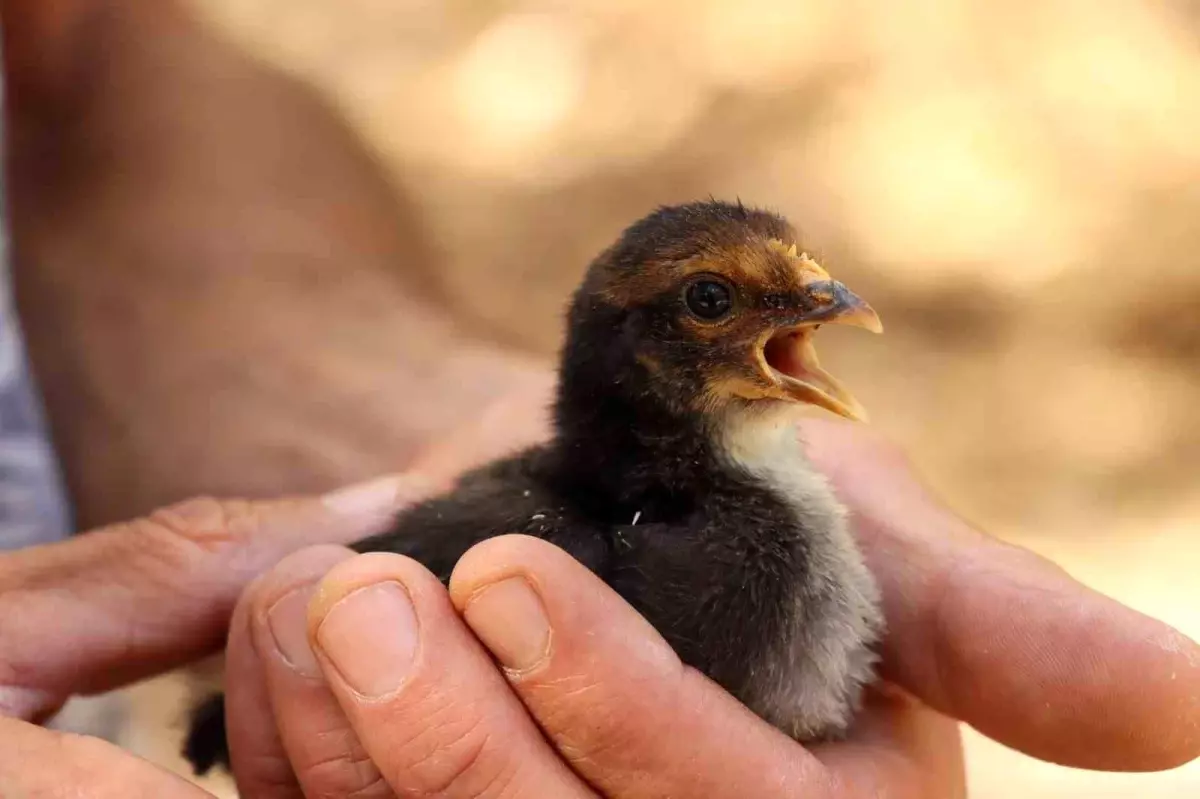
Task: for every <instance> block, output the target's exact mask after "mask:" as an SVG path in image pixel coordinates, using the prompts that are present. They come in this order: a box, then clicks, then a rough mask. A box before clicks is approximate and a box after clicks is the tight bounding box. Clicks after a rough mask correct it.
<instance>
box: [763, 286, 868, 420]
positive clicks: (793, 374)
mask: <svg viewBox="0 0 1200 799" xmlns="http://www.w3.org/2000/svg"><path fill="white" fill-rule="evenodd" d="M805 290H806V291H808V292H809V295H810V297H811V298H813V299H816V300H818V307H819V308H820V309H821V310H819V311H817V312H816V313H815V314H813V315H811V316H810V317H809V318H810V319H811V321H808V322H806V323H804V324H802V325H800V326H799V327H790V328H786V329H783V330H780V331H777V332H776V333H775V334H774V335H772V336H771V337H770V338H769V339H767V341H766V343H765V344H764V345H763V351H762V359H763V361H764V363H765V364H766V367H767V369H768V370H769V372H770V377H771V378H772V379H773V380H774V382H776V383H778V384H779V385H780V387H781V388H783V390H784V391H786V392H787V393H788V396H790V397H791V398H792V399H794V400H796V401H797V402H806V403H808V404H810V405H816V406H818V407H821V408H824V409H826V410H828V411H832V412H833V413H836V414H838V415H839V416H845V417H846V418H848V419H855V420H858V421H864V422H865V421H866V420H867V412H866V409H865V408H863V406H862V404H861V403H859V401H858V400H856V399H855V398H854V395H852V394H851V393H850V392H849V391H848V390H847V389H846V387H845V386H843V385H842V384H841V383H839V382H838V381H837V379H836V378H834V376H833V375H831V374H829V372H826V371H825V370H824V369H822V368H821V364H820V361H818V360H817V351H816V348H814V347H813V342H812V338H813V334H814V333H815V332H816V330H817V328H818V327H820V326H821V323H826V322H827V323H833V324H841V325H853V326H854V327H861V328H864V329H866V330H870V331H871V332H872V333H882V332H883V325H882V323H881V322H880V321H879V316H878V315H877V314H876V313H875V311H874V309H872V308H871V306H870V305H868V304H867V303H866V302H865V301H864V300H863V299H862V298H861V297H859V296H857V295H856V294H854V293H853V292H851V291H850V290H849V289H848V288H846V287H845V286H844V285H842V284H841V283H838V282H837V281H833V280H823V281H817V282H813V283H810V284H808V285H806V286H805Z"/></svg>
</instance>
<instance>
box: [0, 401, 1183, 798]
mask: <svg viewBox="0 0 1200 799" xmlns="http://www.w3.org/2000/svg"><path fill="white" fill-rule="evenodd" d="M804 433H805V438H806V439H807V440H808V442H809V447H810V452H811V453H812V455H813V457H814V459H815V460H816V461H817V462H818V463H819V465H820V466H821V467H822V468H823V469H825V470H826V471H827V472H828V473H829V474H830V476H831V477H832V479H833V480H834V482H835V485H836V486H837V487H838V489H839V491H840V492H841V494H842V496H843V498H844V499H845V500H846V502H847V503H848V504H849V505H850V507H851V509H852V511H853V514H854V518H855V521H856V531H857V532H858V534H859V535H860V537H861V540H862V542H863V545H864V548H865V550H866V551H867V553H868V558H869V560H870V562H871V565H872V567H873V568H874V570H875V571H876V573H877V574H878V575H879V578H880V581H881V584H882V587H883V590H884V595H885V602H886V613H887V616H888V621H889V636H888V639H887V641H886V645H885V653H884V655H885V666H884V677H885V678H886V679H887V681H888V682H887V683H886V684H885V685H884V686H883V687H882V688H880V689H879V690H876V691H873V692H872V693H871V694H870V695H869V696H868V698H867V703H866V707H865V709H864V712H863V714H862V716H861V718H860V722H859V723H858V725H857V726H856V728H855V731H854V734H853V735H852V736H851V737H850V739H849V740H847V741H845V742H841V743H836V744H827V745H822V746H817V747H810V748H804V747H800V746H798V745H796V744H795V743H793V742H792V741H790V740H788V739H787V738H785V737H784V736H782V735H780V734H779V733H778V732H776V731H775V730H774V729H773V728H771V727H770V726H768V725H766V724H764V723H762V722H761V721H760V720H759V719H757V718H756V717H755V716H753V715H752V714H750V713H749V711H747V710H745V709H744V708H743V707H741V706H740V705H739V704H737V703H736V702H735V701H734V700H733V699H731V698H730V697H729V696H728V695H727V694H725V693H724V692H723V691H721V690H720V689H719V688H718V687H717V686H716V685H714V684H713V683H711V682H709V681H708V680H707V679H705V678H704V677H703V676H701V675H699V674H698V673H696V672H695V671H693V670H691V669H689V668H687V667H685V666H683V665H682V664H681V663H680V662H679V660H678V659H677V658H676V657H675V655H674V653H673V652H672V651H671V650H670V648H669V647H668V646H667V645H666V644H665V643H664V642H663V640H662V639H661V638H660V637H659V636H658V635H657V633H656V632H655V631H654V630H653V629H652V628H650V627H649V626H648V625H647V623H646V622H645V621H644V620H643V619H641V617H640V616H638V615H637V614H636V613H634V612H633V611H632V609H631V608H629V607H628V606H627V605H626V604H625V603H624V602H623V601H621V600H620V598H619V597H617V596H616V595H615V594H614V593H613V592H612V591H611V590H609V589H608V588H607V587H606V586H605V585H603V584H602V583H601V582H600V581H599V580H597V579H596V578H595V577H593V576H592V575H591V574H590V573H589V572H587V571H586V570H585V569H583V567H581V566H579V565H578V564H577V563H575V562H574V561H572V560H570V559H569V558H568V557H567V556H566V555H565V554H564V553H562V552H561V551H559V550H557V549H554V548H553V547H551V546H549V545H547V544H545V543H544V542H540V541H536V540H533V539H528V538H524V537H515V536H514V537H505V538H500V539H494V540H491V541H488V542H485V543H484V544H481V545H479V546H478V547H476V548H475V549H474V550H472V551H471V552H469V553H468V554H467V555H466V556H465V557H464V558H463V560H462V561H461V562H460V564H459V566H458V568H457V570H456V572H455V574H454V578H453V580H452V583H451V587H450V590H449V591H446V590H445V589H444V588H443V587H442V586H441V585H440V583H438V582H437V580H436V579H435V578H434V577H433V576H432V575H430V574H429V573H428V572H427V571H426V570H425V569H423V568H422V567H421V566H419V565H418V564H416V563H414V562H413V561H410V560H407V559H405V558H403V557H400V556H396V555H386V554H371V555H362V556H355V555H353V554H352V553H351V552H350V551H349V550H346V549H343V548H341V547H339V546H330V545H325V546H319V547H315V548H310V549H306V550H303V551H301V552H298V553H296V554H293V555H292V556H290V557H287V558H285V559H284V560H283V561H282V562H280V563H279V564H278V565H277V566H276V567H275V568H274V569H272V570H271V571H270V572H269V573H267V574H266V575H264V576H263V577H261V578H259V579H258V580H256V581H255V582H254V583H253V584H252V585H251V587H250V588H249V589H248V590H246V591H245V592H244V593H242V596H241V599H240V601H239V602H238V605H237V609H236V612H235V613H234V620H233V623H232V627H231V629H230V636H229V647H228V663H227V680H228V702H227V708H228V724H229V735H230V740H231V745H232V750H233V760H234V770H235V775H236V777H237V779H238V782H239V787H240V789H241V792H242V795H243V796H245V797H247V799H253V798H254V797H279V798H280V799H283V798H284V797H300V796H304V795H329V796H349V795H356V796H365V797H370V796H385V797H386V796H393V795H418V796H419V795H430V796H445V797H458V796H462V797H488V796H594V795H597V794H600V795H605V796H611V797H643V796H667V795H676V796H692V795H701V796H713V797H721V796H734V795H760V796H772V795H778V796H787V795H805V796H815V797H830V798H831V799H833V798H834V797H852V796H901V797H907V796H913V797H934V798H936V797H952V796H959V795H962V793H963V770H962V760H961V749H960V743H959V739H958V731H957V723H956V722H955V721H954V720H955V719H962V720H965V721H967V722H968V723H970V724H972V725H974V726H975V727H977V728H979V729H980V730H981V731H983V732H985V733H986V734H988V735H990V736H992V737H994V738H996V739H997V740H999V741H1001V742H1002V743H1005V744H1008V745H1009V746H1013V747H1015V748H1018V749H1021V750H1023V751H1025V752H1027V753H1029V754H1031V755H1034V756H1036V757H1041V758H1043V759H1047V760H1053V761H1055V762H1060V763H1064V764H1067V765H1074V766H1081V767H1087V768H1100V769H1120V770H1150V769H1162V768H1168V767H1171V766H1174V765H1177V764H1180V763H1183V762H1186V761H1187V760H1190V759H1192V758H1193V757H1195V756H1196V755H1197V753H1198V752H1200V736H1198V735H1197V725H1198V723H1200V706H1198V702H1197V699H1196V697H1197V696H1198V695H1200V690H1198V689H1200V650H1198V649H1197V647H1196V646H1195V644H1193V643H1192V642H1191V641H1189V640H1187V639H1186V638H1184V637H1183V636H1182V635H1180V634H1179V633H1177V632H1175V631H1174V630H1172V629H1170V628H1168V627H1166V626H1165V625H1162V624H1160V623H1158V622H1156V621H1154V620H1152V619H1149V618H1147V617H1145V616H1142V615H1140V614H1137V613H1135V612H1133V611H1131V610H1129V609H1127V608H1124V607H1123V606H1121V605H1119V604H1117V603H1115V602H1113V601H1111V600H1109V599H1107V598H1105V597H1102V596H1100V595H1098V594H1096V593H1094V592H1092V591H1090V590H1088V589H1086V588H1084V587H1083V586H1081V585H1079V584H1078V583H1076V582H1074V581H1072V580H1071V579H1070V578H1069V577H1067V576H1066V575H1065V574H1064V573H1063V572H1061V570H1059V569H1057V568H1056V567H1054V566H1052V565H1050V564H1048V563H1046V562H1045V561H1043V560H1041V559H1039V558H1037V557H1036V556H1034V555H1032V554H1030V553H1028V552H1025V551H1023V550H1019V549H1016V548H1013V547H1009V546H1006V545H1004V544H1001V543H998V542H996V541H994V540H992V539H989V538H987V537H986V536H983V535H981V534H979V533H977V532H975V531H973V530H971V529H970V528H969V527H968V526H967V525H966V524H964V523H963V522H962V521H960V520H959V519H957V518H956V517H954V516H953V515H952V514H950V513H949V512H948V511H946V510H944V509H943V508H942V507H941V506H940V505H938V504H937V503H936V502H934V501H933V500H931V499H930V498H929V496H928V495H927V494H926V493H925V491H924V490H923V489H922V488H921V487H920V485H919V484H918V483H917V481H916V480H915V479H914V478H913V477H912V474H911V472H910V471H909V470H908V469H907V467H906V466H905V464H904V463H903V460H902V458H900V457H899V456H898V455H896V453H895V452H894V451H893V450H891V449H890V448H888V447H886V446H884V445H881V444H880V443H879V442H878V441H877V440H875V439H873V438H872V437H871V436H870V435H869V434H867V433H865V432H864V431H862V430H861V429H858V428H852V427H847V426H844V425H840V424H827V423H809V424H808V425H806V428H805V431H804ZM415 486H416V484H414V483H413V482H411V481H406V480H399V481H389V480H384V481H380V482H378V483H376V484H374V485H372V486H369V487H367V488H363V489H359V490H357V491H353V492H351V493H349V494H340V495H335V496H334V497H332V498H328V499H326V500H323V501H317V500H295V501H287V502H280V503H270V504H264V505H250V504H246V503H235V504H221V503H215V502H211V501H200V502H195V503H188V504H185V505H183V506H180V507H177V508H174V509H171V510H168V511H164V512H162V513H159V514H156V515H155V516H154V517H151V518H150V519H147V520H142V521H138V522H133V523H130V524H128V525H121V526H119V527H116V528H112V529H109V530H104V531H99V532H97V533H94V534H92V535H89V536H84V537H81V538H78V539H75V540H73V541H70V542H67V543H64V544H61V545H57V546H55V547H47V548H42V549H35V550H28V551H26V552H24V553H15V554H13V555H11V556H5V559H4V560H3V561H0V588H2V591H0V642H2V643H3V646H0V704H2V705H3V707H4V709H5V712H6V713H8V714H10V715H14V716H16V717H17V718H18V719H21V718H23V719H27V720H33V719H36V718H39V717H41V716H44V715H45V714H46V713H48V712H50V711H52V710H53V708H55V707H56V706H57V705H58V704H60V703H61V702H62V701H63V700H64V699H65V698H66V697H67V696H69V695H70V694H72V693H75V692H81V691H95V690H103V689H105V688H107V687H112V686H114V685H117V684H121V683H124V682H127V681H129V680H131V679H136V678H138V677H140V676H145V675H147V674H150V673H155V672H157V671H161V670H164V669H166V668H170V667H172V666H174V665H178V664H181V663H184V662H186V661H188V660H190V659H192V658H194V657H196V656H199V655H200V654H203V653H204V652H206V651H207V650H208V648H209V647H210V646H211V645H212V644H213V642H214V641H215V640H217V639H219V638H220V636H221V635H222V633H223V632H224V629H225V620H226V618H227V616H228V613H229V610H230V607H231V606H232V605H233V603H234V602H235V600H236V598H237V596H238V594H239V592H241V589H242V587H243V585H244V584H245V582H246V581H247V580H248V579H250V578H251V577H252V576H253V575H254V574H256V573H257V572H259V571H261V570H262V569H263V568H265V567H267V566H268V565H269V564H270V563H272V562H274V561H275V560H276V559H277V558H279V557H280V556H281V555H282V554H284V553H285V552H287V551H290V550H293V549H296V548H297V547H300V546H303V545H304V544H306V543H311V542H316V541H338V540H352V539H354V538H357V537H359V536H361V535H363V534H366V533H368V532H371V531H372V528H373V527H375V526H378V525H380V524H382V523H384V522H385V520H386V518H387V516H388V515H389V514H390V512H392V511H393V510H394V509H395V507H397V505H398V504H399V502H400V501H402V500H400V499H398V494H399V495H403V494H405V493H415V492H416V491H418V490H419V489H417V488H416V487H415ZM496 664H499V668H497V665H496ZM0 736H2V737H3V738H4V740H5V741H6V746H5V747H3V748H0V795H29V794H37V793H38V792H39V791H56V790H62V789H65V788H68V787H69V788H72V789H73V790H74V789H78V788H80V786H86V788H87V791H88V795H90V796H100V797H103V796H110V795H111V796H128V795H131V794H132V795H139V794H145V795H155V796H201V795H203V794H202V792H201V791H200V790H199V789H198V788H195V787H193V786H190V785H188V784H186V783H184V782H182V781H181V780H179V779H178V778H175V777H173V776H171V775H168V774H166V773H165V772H161V771H159V770H157V769H155V768H154V767H152V766H150V765H149V764H147V763H144V762H143V761H140V760H137V759H136V758H133V757H131V756H128V755H126V754H124V753H122V752H120V751H118V750H116V749H115V748H112V747H109V746H108V745H106V744H102V743H100V742H98V741H95V740H92V739H87V738H80V737H76V736H69V735H63V734H61V733H56V732H51V731H48V730H43V729H41V728H38V727H36V726H34V725H32V724H29V723H25V722H22V721H19V720H7V721H0Z"/></svg>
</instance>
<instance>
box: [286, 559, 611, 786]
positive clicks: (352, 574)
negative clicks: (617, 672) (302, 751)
mask: <svg viewBox="0 0 1200 799" xmlns="http://www.w3.org/2000/svg"><path fill="white" fill-rule="evenodd" d="M308 621H309V634H310V640H311V641H312V642H313V644H314V649H315V651H316V653H317V660H318V662H319V663H320V664H321V669H322V672H323V673H324V675H325V677H326V679H327V680H328V682H329V685H330V686H331V688H332V690H333V693H334V695H335V696H336V697H337V700H338V702H339V703H340V705H341V707H342V710H343V711H344V712H345V713H346V715H347V717H348V718H349V719H350V722H351V724H352V726H353V728H354V731H355V732H356V733H357V735H358V739H359V740H360V741H362V744H363V746H364V748H365V749H366V751H367V753H368V754H369V755H370V757H371V760H372V761H374V763H375V765H376V766H378V768H379V770H380V771H381V772H382V773H383V775H384V777H385V778H386V780H387V783H388V784H389V785H390V786H391V787H392V788H393V789H394V790H395V792H396V793H397V794H399V795H402V796H409V795H414V796H437V797H447V799H454V798H455V797H463V798H464V799H466V797H470V798H471V799H486V798H487V797H499V796H554V797H585V796H592V795H593V794H592V793H591V791H590V790H589V789H588V788H587V786H585V785H584V784H583V783H582V782H581V781H580V780H579V779H578V777H576V776H575V775H574V774H572V773H571V771H570V769H568V768H567V767H566V766H565V765H564V764H563V762H562V761H561V760H560V759H559V758H558V757H557V756H556V755H555V754H554V752H553V750H552V749H551V748H550V746H549V745H548V744H547V743H546V741H545V740H544V739H543V738H542V737H541V735H540V733H539V732H538V729H537V727H536V726H535V725H534V723H533V721H532V720H531V719H530V718H529V716H528V715H527V714H526V712H525V709H524V708H523V707H522V706H521V703H520V701H519V700H518V699H517V697H516V696H514V695H513V693H512V691H511V690H510V689H509V687H508V685H507V684H506V683H505V681H504V678H503V677H501V675H500V674H499V672H498V671H497V670H496V667H495V665H494V664H493V662H492V661H491V659H490V658H489V657H488V655H487V653H486V652H485V651H484V650H483V648H482V647H481V646H480V645H479V642H478V641H476V640H475V638H474V637H473V636H472V635H471V633H470V631H469V630H467V629H466V627H465V626H464V625H463V623H462V620H461V619H460V618H459V617H458V614H457V613H456V612H455V610H454V607H453V606H452V605H451V604H450V600H449V597H447V595H446V591H445V589H444V588H443V587H442V584H441V583H440V582H438V580H437V578H436V577H434V576H433V575H432V574H431V573H429V571H428V570H426V569H425V568H424V567H422V566H420V565H419V564H418V563H416V562H415V561H413V560H410V559H408V558H405V557H403V556H400V555H393V554H381V553H373V554H368V555H362V556H359V557H357V558H355V559H353V560H350V561H346V562H344V563H341V564H338V565H337V566H335V567H334V568H333V569H332V570H331V571H330V572H329V574H328V575H326V577H325V578H324V580H322V581H321V583H320V586H319V588H318V591H317V595H316V598H315V599H314V600H313V604H312V605H311V606H310V608H309V619H308Z"/></svg>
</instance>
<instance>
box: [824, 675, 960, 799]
mask: <svg viewBox="0 0 1200 799" xmlns="http://www.w3.org/2000/svg"><path fill="white" fill-rule="evenodd" d="M813 754H815V755H816V756H817V757H818V758H819V759H820V760H821V762H822V763H824V764H825V766H826V767H827V768H828V769H829V771H830V772H831V774H832V775H833V778H834V781H835V783H836V784H837V785H838V786H839V791H840V792H839V793H838V795H839V796H842V795H845V796H847V797H850V796H854V797H859V796H861V797H872V799H960V797H965V796H966V793H967V787H966V767H965V764H964V761H963V748H962V736H961V735H960V733H959V729H958V723H957V722H955V721H954V720H952V719H948V718H946V717H945V716H942V715H941V714H939V713H937V712H936V711H933V710H930V709H929V708H927V707H925V706H924V705H922V704H921V703H920V702H918V701H917V700H916V699H914V698H912V697H910V696H908V695H906V694H904V693H903V692H902V691H901V690H900V689H898V688H894V687H892V686H880V687H879V688H877V689H872V690H870V691H868V692H867V694H866V697H865V701H864V703H863V708H862V711H861V712H860V713H859V716H858V718H857V719H856V721H855V724H854V728H853V730H852V731H851V736H850V738H849V739H848V740H846V741H839V742H837V743H829V744H821V745H819V746H816V747H814V748H813Z"/></svg>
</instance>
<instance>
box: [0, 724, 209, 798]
mask: <svg viewBox="0 0 1200 799" xmlns="http://www.w3.org/2000/svg"><path fill="white" fill-rule="evenodd" d="M0 740H2V741H4V745H3V746H0V796H3V797H43V796H45V797H51V796H86V797H88V799H131V797H136V798H138V799H140V798H141V797H145V798H146V799H150V797H154V798H155V799H159V798H160V797H161V799H212V795H211V794H209V793H207V792H206V791H203V790H201V789H200V788H199V787H197V786H195V785H192V784H191V783H189V782H187V781H186V780H184V779H183V778H182V777H179V776H177V775H175V774H171V773H169V772H166V771H163V770H162V769H159V768H157V767H156V766H154V765H151V764H150V763H147V762H146V761H144V760H141V759H139V758H137V757H134V756H133V755H131V754H129V753H127V752H123V751H122V750H120V749H119V748H117V747H116V746H113V745H112V744H110V743H108V742H106V741H102V740H100V739H99V738H89V737H86V736H83V735H74V734H71V733H64V732H57V731H53V730H47V729H45V728H42V727H37V726H35V725H32V724H27V723H25V722H23V721H17V720H15V719H5V718H0Z"/></svg>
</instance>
